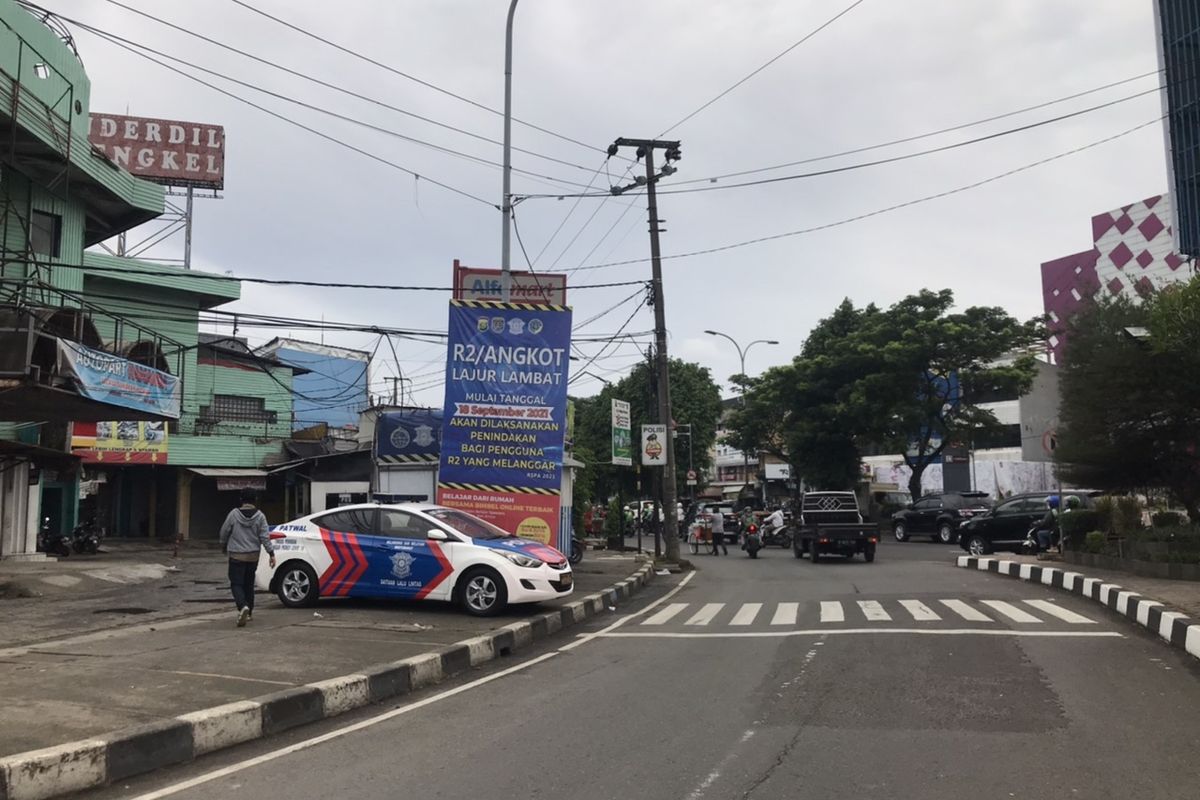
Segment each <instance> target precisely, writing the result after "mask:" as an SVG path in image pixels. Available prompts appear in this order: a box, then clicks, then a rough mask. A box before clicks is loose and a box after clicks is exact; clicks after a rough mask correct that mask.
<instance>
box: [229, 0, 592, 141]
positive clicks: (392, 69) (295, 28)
mask: <svg viewBox="0 0 1200 800" xmlns="http://www.w3.org/2000/svg"><path fill="white" fill-rule="evenodd" d="M231 1H232V2H233V3H236V4H237V5H239V6H241V7H242V8H244V9H246V10H247V11H251V12H253V13H255V14H258V15H259V16H262V17H265V18H267V19H269V20H271V21H272V22H275V23H277V24H279V25H282V26H284V27H285V28H289V29H290V30H293V31H295V32H296V33H299V34H301V35H303V36H307V37H308V38H310V39H314V40H316V41H318V42H320V43H322V44H324V45H327V46H329V47H332V48H333V49H335V50H338V51H339V52H342V53H345V54H346V55H348V56H352V57H354V58H357V59H358V60H360V61H365V62H366V63H368V64H371V65H372V66H375V67H379V68H380V69H382V70H386V71H387V72H390V73H392V74H393V75H398V76H400V77H401V78H404V79H406V80H410V81H413V82H414V83H418V84H420V85H421V86H424V87H425V88H427V89H432V90H433V91H435V92H438V93H440V94H444V95H446V96H447V97H453V98H454V99H455V100H460V101H462V102H464V103H466V104H468V105H471V106H474V107H475V108H478V109H480V110H482V111H487V112H489V113H491V114H495V115H497V116H503V115H504V112H502V111H498V110H496V109H494V108H491V107H490V106H486V105H484V104H482V103H479V102H476V101H474V100H472V99H470V98H468V97H464V96H462V95H460V94H456V93H454V92H452V91H450V90H449V89H444V88H442V87H441V86H438V85H436V84H433V83H430V82H429V81H425V80H422V79H420V78H418V77H415V76H413V75H409V74H408V73H407V72H402V71H401V70H398V69H396V68H395V67H392V66H389V65H388V64H384V63H383V62H381V61H376V60H375V59H373V58H371V57H370V56H366V55H363V54H362V53H359V52H357V51H356V50H352V49H351V48H348V47H345V46H343V45H340V44H338V43H337V42H334V41H331V40H329V39H326V38H324V37H323V36H319V35H317V34H315V33H313V32H312V31H309V30H307V29H305V28H303V27H301V26H299V25H296V24H294V23H291V22H288V21H287V20H285V19H281V18H280V17H276V16H274V15H272V14H268V13H267V12H266V11H263V10H262V9H259V8H255V7H254V6H252V5H250V4H249V3H246V2H243V0H231ZM512 121H513V122H515V123H517V124H518V125H522V126H524V127H526V128H530V129H531V130H535V131H537V132H539V133H544V134H546V135H547V136H553V137H554V138H556V139H561V140H562V141H564V142H570V143H571V144H574V145H578V146H580V147H586V148H587V149H588V150H593V151H596V152H601V153H602V152H604V148H601V147H595V146H593V145H590V144H588V143H586V142H581V141H579V140H578V139H572V138H571V137H570V136H565V135H563V134H561V133H556V132H554V131H552V130H548V129H546V128H543V127H541V126H538V125H534V124H533V123H532V122H526V121H525V120H522V119H518V118H517V117H513V118H512Z"/></svg>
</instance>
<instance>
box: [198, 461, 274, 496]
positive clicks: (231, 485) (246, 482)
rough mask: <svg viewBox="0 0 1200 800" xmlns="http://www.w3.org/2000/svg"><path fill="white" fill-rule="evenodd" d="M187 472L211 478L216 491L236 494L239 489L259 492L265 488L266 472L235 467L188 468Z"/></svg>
mask: <svg viewBox="0 0 1200 800" xmlns="http://www.w3.org/2000/svg"><path fill="white" fill-rule="evenodd" d="M188 472H190V473H192V474H193V475H199V476H201V477H203V478H213V479H214V480H216V482H217V491H219V492H236V491H238V490H240V489H254V490H256V491H261V490H263V489H266V488H267V471H266V470H264V469H242V468H237V467H188Z"/></svg>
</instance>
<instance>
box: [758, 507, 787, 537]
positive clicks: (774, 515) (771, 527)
mask: <svg viewBox="0 0 1200 800" xmlns="http://www.w3.org/2000/svg"><path fill="white" fill-rule="evenodd" d="M762 527H763V535H764V536H765V535H766V534H768V533H772V532H773V531H777V530H779V529H780V528H782V527H783V509H782V508H777V509H775V510H774V511H772V512H771V514H770V516H768V517H767V518H766V519H764V520H763V524H762Z"/></svg>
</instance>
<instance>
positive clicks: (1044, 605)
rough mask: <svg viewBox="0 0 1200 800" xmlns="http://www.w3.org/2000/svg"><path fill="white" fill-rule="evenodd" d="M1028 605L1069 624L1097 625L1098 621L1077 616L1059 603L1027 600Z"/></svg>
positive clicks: (1081, 615)
mask: <svg viewBox="0 0 1200 800" xmlns="http://www.w3.org/2000/svg"><path fill="white" fill-rule="evenodd" d="M1025 604H1026V605H1030V606H1033V607H1034V608H1036V609H1037V610H1038V611H1042V612H1044V613H1046V614H1049V615H1050V616H1052V617H1058V618H1059V619H1061V620H1062V621H1063V622H1069V623H1071V624H1072V625H1095V624H1096V620H1094V619H1088V618H1087V617H1085V616H1084V615H1083V614H1076V613H1075V612H1074V611H1072V610H1071V609H1069V608H1063V607H1062V606H1060V605H1058V604H1057V603H1051V602H1050V601H1049V600H1026V601H1025Z"/></svg>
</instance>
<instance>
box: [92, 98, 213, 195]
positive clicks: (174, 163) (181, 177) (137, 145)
mask: <svg viewBox="0 0 1200 800" xmlns="http://www.w3.org/2000/svg"><path fill="white" fill-rule="evenodd" d="M88 140H89V141H90V142H91V143H92V145H93V146H94V147H96V148H97V149H98V150H100V151H101V152H103V153H104V154H105V155H106V156H108V157H109V158H110V159H112V161H113V163H114V164H116V165H117V166H118V167H121V168H122V169H126V170H128V171H129V172H130V173H132V174H134V175H136V176H138V177H139V178H145V179H146V180H150V181H154V182H155V183H161V184H164V185H167V186H197V187H201V188H209V189H223V188H224V187H225V129H224V128H223V127H222V126H220V125H207V124H203V123H198V122H179V121H175V120H165V119H150V118H147V117H125V116H117V115H113V114H92V115H91V124H90V128H89V130H88Z"/></svg>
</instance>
